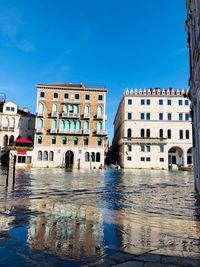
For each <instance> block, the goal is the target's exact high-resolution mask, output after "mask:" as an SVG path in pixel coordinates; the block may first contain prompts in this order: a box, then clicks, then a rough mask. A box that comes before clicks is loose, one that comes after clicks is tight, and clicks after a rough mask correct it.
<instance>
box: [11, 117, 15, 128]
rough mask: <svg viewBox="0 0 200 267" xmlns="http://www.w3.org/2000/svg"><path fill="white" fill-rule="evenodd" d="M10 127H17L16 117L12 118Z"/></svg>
mask: <svg viewBox="0 0 200 267" xmlns="http://www.w3.org/2000/svg"><path fill="white" fill-rule="evenodd" d="M10 127H12V128H14V127H15V119H14V118H12V119H11V120H10Z"/></svg>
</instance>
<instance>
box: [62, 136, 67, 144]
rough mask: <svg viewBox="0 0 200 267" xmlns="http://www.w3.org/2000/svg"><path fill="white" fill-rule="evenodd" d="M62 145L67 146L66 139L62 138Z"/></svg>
mask: <svg viewBox="0 0 200 267" xmlns="http://www.w3.org/2000/svg"><path fill="white" fill-rule="evenodd" d="M62 144H63V145H66V144H67V138H66V137H63V138H62Z"/></svg>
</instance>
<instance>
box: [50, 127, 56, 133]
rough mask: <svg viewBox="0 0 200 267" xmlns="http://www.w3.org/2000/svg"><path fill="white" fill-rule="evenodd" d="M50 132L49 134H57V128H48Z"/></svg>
mask: <svg viewBox="0 0 200 267" xmlns="http://www.w3.org/2000/svg"><path fill="white" fill-rule="evenodd" d="M50 133H51V134H57V133H58V129H56V128H51V129H50Z"/></svg>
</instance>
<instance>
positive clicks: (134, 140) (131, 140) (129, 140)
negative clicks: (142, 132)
mask: <svg viewBox="0 0 200 267" xmlns="http://www.w3.org/2000/svg"><path fill="white" fill-rule="evenodd" d="M166 141H167V138H161V137H146V138H143V137H123V138H122V143H123V144H138V145H140V144H152V145H156V144H166V143H167V142H166Z"/></svg>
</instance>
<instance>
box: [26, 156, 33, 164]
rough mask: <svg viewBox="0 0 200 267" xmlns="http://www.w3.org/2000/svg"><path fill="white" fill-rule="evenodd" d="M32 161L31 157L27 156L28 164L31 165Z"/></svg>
mask: <svg viewBox="0 0 200 267" xmlns="http://www.w3.org/2000/svg"><path fill="white" fill-rule="evenodd" d="M31 161H32V157H30V156H27V158H26V163H28V164H30V163H31Z"/></svg>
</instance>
